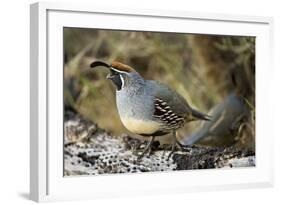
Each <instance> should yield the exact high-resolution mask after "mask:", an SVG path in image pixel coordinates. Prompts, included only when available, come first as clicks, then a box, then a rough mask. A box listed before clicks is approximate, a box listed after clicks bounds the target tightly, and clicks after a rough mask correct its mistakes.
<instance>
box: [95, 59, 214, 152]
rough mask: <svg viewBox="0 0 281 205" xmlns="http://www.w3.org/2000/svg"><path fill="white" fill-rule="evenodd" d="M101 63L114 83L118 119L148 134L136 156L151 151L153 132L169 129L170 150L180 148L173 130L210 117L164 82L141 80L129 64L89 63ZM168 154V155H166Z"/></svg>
mask: <svg viewBox="0 0 281 205" xmlns="http://www.w3.org/2000/svg"><path fill="white" fill-rule="evenodd" d="M97 66H104V67H107V68H109V69H110V74H109V75H108V76H107V79H110V80H111V81H112V82H113V83H114V85H115V86H116V90H117V92H116V103H117V109H118V113H119V116H120V119H121V121H122V123H123V124H124V126H125V127H126V128H127V129H128V130H129V131H131V132H132V133H135V134H138V135H142V136H147V137H151V139H150V141H149V143H148V144H147V146H146V147H145V149H144V150H143V152H142V154H141V155H140V156H139V157H142V156H143V155H144V154H145V153H147V152H149V153H150V151H151V145H152V143H153V141H154V139H155V137H156V136H161V135H166V134H168V133H171V132H172V139H173V143H172V150H171V153H170V154H172V153H173V152H174V150H175V147H176V146H178V147H180V148H182V146H183V145H182V144H181V143H180V142H179V141H178V140H177V138H176V130H177V129H179V128H181V127H183V126H184V124H185V123H187V122H190V121H194V120H210V117H209V116H208V115H206V114H204V113H201V112H199V111H197V110H195V109H193V108H192V107H191V106H190V105H189V104H188V103H187V101H186V100H185V99H184V98H183V97H182V96H181V95H180V94H178V93H177V92H176V91H174V90H172V89H170V88H169V87H168V86H166V85H164V84H162V83H160V82H157V81H154V80H145V79H144V78H143V77H142V76H141V75H140V74H139V73H138V72H136V71H135V70H134V69H133V68H132V67H130V66H128V65H125V64H122V63H120V62H116V61H114V62H112V63H111V64H110V65H109V64H107V63H105V62H102V61H95V62H93V63H91V67H92V68H94V67H97ZM169 156H170V155H169Z"/></svg>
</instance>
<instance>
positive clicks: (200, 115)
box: [192, 109, 211, 121]
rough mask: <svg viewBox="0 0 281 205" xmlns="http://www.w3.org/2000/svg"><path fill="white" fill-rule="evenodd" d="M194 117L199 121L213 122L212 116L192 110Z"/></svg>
mask: <svg viewBox="0 0 281 205" xmlns="http://www.w3.org/2000/svg"><path fill="white" fill-rule="evenodd" d="M192 116H193V117H195V118H196V119H198V120H207V121H210V120H211V116H209V115H207V114H204V113H202V112H199V111H197V110H194V109H192Z"/></svg>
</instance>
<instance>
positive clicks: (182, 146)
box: [168, 130, 188, 159]
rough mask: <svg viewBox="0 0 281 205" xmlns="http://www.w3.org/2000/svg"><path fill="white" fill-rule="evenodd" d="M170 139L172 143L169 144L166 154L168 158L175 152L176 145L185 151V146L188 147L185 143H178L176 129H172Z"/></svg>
mask: <svg viewBox="0 0 281 205" xmlns="http://www.w3.org/2000/svg"><path fill="white" fill-rule="evenodd" d="M172 140H173V143H172V145H171V147H172V148H171V152H170V153H169V155H168V159H170V157H171V156H172V154H173V153H174V152H175V150H176V147H178V148H180V150H181V151H185V150H186V148H188V146H186V145H183V144H182V143H180V142H179V141H178V139H177V134H176V131H175V130H173V134H172Z"/></svg>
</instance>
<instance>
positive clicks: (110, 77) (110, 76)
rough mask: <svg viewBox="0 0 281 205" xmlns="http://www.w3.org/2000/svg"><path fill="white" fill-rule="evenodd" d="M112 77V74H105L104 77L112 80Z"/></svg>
mask: <svg viewBox="0 0 281 205" xmlns="http://www.w3.org/2000/svg"><path fill="white" fill-rule="evenodd" d="M112 78H114V75H111V74H107V76H106V79H108V80H112Z"/></svg>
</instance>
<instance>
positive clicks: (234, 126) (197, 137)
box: [181, 93, 250, 146]
mask: <svg viewBox="0 0 281 205" xmlns="http://www.w3.org/2000/svg"><path fill="white" fill-rule="evenodd" d="M209 114H210V115H211V116H212V121H205V122H202V124H201V126H200V128H199V129H198V130H196V131H195V132H194V133H192V134H191V135H190V136H187V137H185V138H184V139H182V140H181V142H182V143H183V144H184V145H192V144H194V143H198V142H199V143H203V144H208V145H213V146H229V145H232V144H233V143H234V142H235V137H236V134H237V132H238V129H239V127H240V125H241V124H242V123H243V122H244V121H245V120H247V118H248V117H249V116H250V108H249V106H248V105H247V103H246V102H245V99H244V98H243V97H242V96H241V95H239V94H236V93H231V94H230V95H228V96H227V97H226V98H225V99H224V101H223V102H221V103H219V104H217V105H216V106H214V107H213V108H212V109H211V111H210V112H209Z"/></svg>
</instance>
